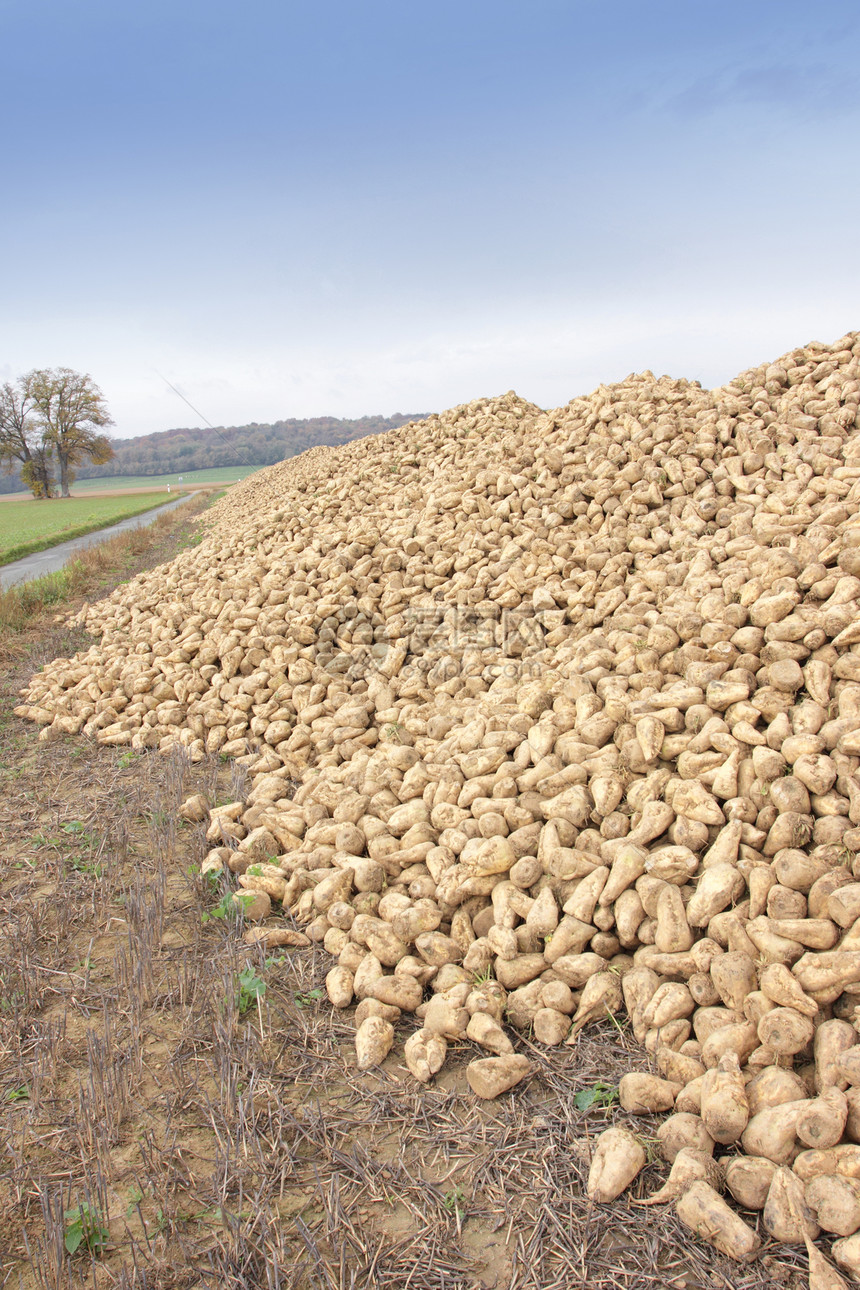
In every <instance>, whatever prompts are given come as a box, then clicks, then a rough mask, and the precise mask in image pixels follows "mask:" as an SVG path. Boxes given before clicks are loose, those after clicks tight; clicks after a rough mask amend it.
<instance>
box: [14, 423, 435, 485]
mask: <svg viewBox="0 0 860 1290" xmlns="http://www.w3.org/2000/svg"><path fill="white" fill-rule="evenodd" d="M426 415H427V414H426V413H424V412H416V413H410V414H408V415H407V414H403V413H400V412H395V413H394V415H393V416H390V417H382V416H368V417H358V418H356V419H355V420H344V419H341V418H339V417H311V418H309V419H307V420H303V421H301V420H297V419H295V418H290V419H288V420H285V421H275V422H273V423H272V424H271V425H262V424H260V423H259V422H256V421H254V422H252V423H251V424H250V425H247V426H226V427H225V426H219V427H218V429H217V430H210V429H208V428H203V429H196V430H189V429H177V430H160V431H158V432H157V433H156V434H146V435H138V436H137V437H136V438H134V439H112V440H111V446H112V447H113V450H114V455H113V457H112V458H111V460H110V462H109V463H107V464H106V465H103V466H93V465H89V464H87V465H83V464H82V465H81V466H80V467H79V468H78V471H77V476H78V479H79V480H82V479H111V478H113V477H114V476H117V475H180V474H183V473H184V472H186V471H191V470H212V469H214V468H215V467H218V466H249V465H252V466H273V465H274V464H275V462H278V461H283V460H284V459H285V458H287V457H295V456H297V454H298V453H300V452H305V451H306V450H307V449H308V448H317V447H319V446H320V445H322V444H326V445H328V446H331V447H336V446H337V445H338V444H343V443H351V442H352V440H353V439H362V438H364V436H365V435H370V434H382V433H383V432H384V431H386V430H395V429H397V427H398V426H402V425H405V424H406V423H407V421H420V420H422V419H423V417H425V416H426ZM24 491H26V486H25V485H24V483H23V481H22V480H21V476H20V474H19V473H18V472H17V471H16V472H15V473H14V474H12V475H10V476H0V493H17V492H24Z"/></svg>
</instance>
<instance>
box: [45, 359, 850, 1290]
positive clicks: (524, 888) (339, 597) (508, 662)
mask: <svg viewBox="0 0 860 1290" xmlns="http://www.w3.org/2000/svg"><path fill="white" fill-rule="evenodd" d="M858 405H860V336H858V334H856V333H854V334H851V335H849V336H846V337H843V338H842V339H841V340H839V341H837V342H836V343H835V344H833V345H822V344H818V343H815V344H810V345H807V346H805V347H803V348H800V349H797V350H794V351H792V353H790V354H788V355H785V356H784V357H783V358H781V359H779V360H777V361H776V362H774V363H771V364H766V365H763V366H761V367H759V368H756V369H752V370H750V371H749V372H745V373H743V374H742V375H741V376H740V377H738V378H737V379H736V380H735V381H733V382H731V383H730V384H729V385H727V386H725V387H723V388H721V389H718V390H714V391H706V390H703V389H702V388H701V387H700V386H699V385H698V384H697V383H695V382H693V383H689V382H685V381H676V380H670V379H668V378H660V379H659V380H656V379H655V378H654V377H653V376H652V375H651V374H650V373H645V374H643V375H639V376H631V377H629V378H628V379H627V380H626V381H624V382H622V383H620V384H618V385H613V386H606V387H600V388H599V389H598V390H597V391H595V392H594V394H592V395H591V396H589V397H588V398H584V399H577V400H574V401H573V402H572V403H571V404H569V405H567V406H566V407H563V408H560V409H556V410H555V411H554V412H551V413H542V412H541V411H540V410H539V409H537V408H535V407H533V406H532V405H529V404H526V403H524V402H523V401H522V400H520V399H518V398H517V396H516V395H514V394H509V395H506V396H504V397H503V398H501V399H496V400H489V401H478V402H475V403H472V404H469V405H465V406H463V407H460V408H456V409H453V410H452V411H451V412H448V413H445V414H443V415H442V416H439V417H432V418H430V419H428V420H427V421H425V422H421V423H418V424H414V425H409V426H406V427H403V428H402V429H400V430H397V431H392V432H390V433H389V434H387V435H385V436H380V437H378V438H375V439H371V440H366V441H361V442H359V443H356V444H353V445H350V446H349V447H347V448H344V449H339V450H326V449H318V450H314V451H312V452H309V453H307V454H305V455H304V456H302V457H300V458H298V459H296V460H294V461H292V462H288V463H284V464H283V465H281V466H278V467H272V468H270V469H268V470H266V471H262V472H260V473H259V474H258V475H256V476H254V477H252V478H251V479H250V480H248V481H247V482H246V483H245V484H244V485H243V486H242V487H240V488H237V489H234V490H233V491H232V492H231V494H230V495H229V496H228V497H227V498H225V499H224V501H223V502H222V503H221V504H220V506H219V507H218V508H217V524H216V526H215V527H214V529H213V530H212V532H211V534H210V535H209V536H208V537H207V538H206V539H205V540H204V541H203V542H202V543H201V545H200V546H199V547H197V548H196V549H195V550H193V551H190V552H186V553H184V554H183V555H181V556H180V557H179V558H178V559H177V560H175V561H174V562H173V563H172V564H171V565H167V566H164V567H163V568H161V569H157V570H154V571H152V572H151V573H148V574H144V575H141V576H140V577H139V578H137V579H136V580H135V582H134V583H132V584H131V585H130V586H129V587H126V588H122V589H119V590H118V591H116V592H115V593H114V594H113V595H112V596H111V597H110V598H109V599H108V600H107V601H104V602H102V603H100V604H97V605H94V606H92V607H90V608H89V609H88V611H86V612H85V613H84V614H83V615H82V616H81V619H80V622H81V623H82V624H84V625H85V626H86V628H87V630H88V631H90V632H94V633H96V634H98V635H99V638H100V639H99V643H98V644H96V645H93V646H92V647H91V648H90V649H88V650H85V651H83V652H81V653H80V654H78V655H76V656H75V657H74V658H72V659H61V660H57V661H56V662H54V663H52V664H50V665H48V666H47V667H46V668H45V669H44V671H43V672H42V673H41V674H39V675H38V676H36V677H34V678H33V680H32V682H31V684H30V686H29V688H28V690H27V693H26V695H25V699H26V702H25V703H24V704H23V705H22V706H21V708H20V709H19V712H20V714H21V715H22V716H26V717H28V718H30V719H32V720H34V721H37V722H39V723H40V724H41V725H42V726H43V729H42V732H41V734H40V739H43V740H44V741H46V742H50V741H52V740H55V739H57V738H58V737H60V736H61V735H63V734H66V733H72V734H76V733H80V732H83V733H84V734H86V735H90V736H94V737H95V738H96V739H97V740H98V741H99V742H100V743H102V744H106V745H108V746H113V747H120V748H125V747H128V748H130V749H132V750H144V749H149V748H157V749H159V750H161V751H164V752H171V751H172V750H175V749H177V748H182V749H184V751H185V754H186V755H187V756H188V757H189V758H190V760H191V761H192V762H202V761H203V759H205V758H206V757H207V756H209V755H212V754H217V753H220V754H223V755H226V756H227V757H231V758H235V759H236V760H237V761H238V762H239V763H240V764H241V765H242V766H244V768H245V769H246V771H247V774H248V777H249V785H248V791H247V792H245V793H243V794H242V795H241V796H237V797H236V799H235V800H233V801H231V802H226V803H222V804H220V805H215V804H214V803H213V802H211V801H208V800H206V799H205V797H203V796H197V797H192V798H191V799H189V800H188V801H187V803H186V806H185V808H184V809H185V813H186V815H187V816H188V817H189V818H198V819H202V820H203V822H204V824H205V826H206V829H207V838H208V840H209V841H210V843H211V844H212V850H211V851H210V853H209V855H208V856H207V858H206V860H205V862H204V870H205V871H206V872H209V873H217V872H221V871H230V872H231V873H232V874H235V875H237V876H238V881H239V885H240V890H239V891H238V892H237V893H236V896H235V900H236V902H237V905H239V906H241V908H242V910H243V912H244V916H245V918H246V919H248V920H249V921H256V922H258V923H259V924H260V926H261V928H262V929H263V930H262V932H256V933H255V930H254V929H252V930H251V932H250V933H249V936H250V938H251V939H254V937H255V934H256V937H257V939H258V941H259V939H260V937H261V936H262V938H263V939H262V941H260V943H261V944H262V943H265V942H266V941H271V943H275V942H276V940H277V939H278V937H279V936H280V937H281V939H283V933H281V932H280V930H279V929H281V928H285V929H286V931H287V932H291V930H292V925H293V924H292V920H295V922H297V923H299V924H301V925H302V926H303V927H304V929H305V933H306V935H307V937H308V938H309V939H310V941H311V942H313V943H320V942H321V943H322V945H323V946H324V948H325V950H326V951H327V952H328V953H329V954H330V955H332V956H336V958H337V964H336V966H334V967H333V968H332V969H331V971H330V972H329V973H328V975H327V978H326V982H327V988H328V993H329V997H330V998H331V1000H332V1002H333V1003H335V1004H336V1005H337V1006H338V1007H348V1006H350V1005H351V1004H352V1002H354V1001H357V1004H358V1006H357V1008H356V1011H355V1022H356V1025H357V1031H356V1036H355V1045H356V1054H357V1062H358V1066H359V1068H364V1069H370V1068H372V1067H374V1066H375V1065H377V1064H378V1063H379V1062H381V1061H383V1060H384V1059H385V1057H386V1055H387V1053H388V1052H389V1051H390V1050H391V1049H392V1045H393V1043H394V1039H395V1029H394V1027H395V1026H396V1025H397V1024H398V1023H400V1022H401V1020H402V1019H403V1018H405V1017H407V1016H408V1017H412V1018H414V1019H415V1021H416V1022H417V1023H419V1026H417V1027H416V1029H415V1032H414V1034H413V1035H411V1036H410V1037H409V1039H408V1040H407V1041H406V1045H405V1048H404V1055H405V1058H406V1061H407V1063H408V1065H409V1068H410V1070H411V1072H412V1074H413V1076H415V1078H416V1079H417V1080H418V1081H420V1082H423V1083H427V1082H429V1081H430V1080H432V1079H434V1078H441V1076H439V1072H440V1071H442V1070H443V1067H444V1062H445V1057H446V1053H447V1050H448V1046H449V1045H451V1044H459V1043H462V1042H463V1041H464V1040H470V1041H473V1042H475V1043H476V1044H478V1045H480V1047H481V1048H482V1049H483V1050H484V1053H485V1054H486V1055H485V1056H484V1057H482V1058H479V1059H476V1060H475V1061H474V1062H472V1063H471V1064H470V1066H469V1067H468V1071H467V1075H468V1079H469V1084H470V1086H471V1089H472V1090H473V1092H474V1093H475V1094H477V1095H478V1097H479V1098H485V1099H486V1098H494V1097H497V1096H499V1095H500V1094H502V1093H504V1092H506V1091H507V1090H509V1089H511V1088H514V1087H516V1086H517V1085H518V1084H520V1082H521V1081H523V1080H525V1079H526V1078H527V1077H528V1076H529V1074H530V1073H531V1072H533V1071H534V1070H535V1068H536V1064H537V1063H538V1060H539V1054H541V1053H543V1052H554V1051H557V1052H558V1053H559V1055H561V1056H563V1057H566V1058H567V1059H568V1060H569V1062H570V1063H571V1064H574V1065H575V1063H576V1062H577V1059H578V1053H579V1051H580V1047H581V1045H582V1043H583V1042H584V1040H583V1038H582V1035H583V1028H584V1027H586V1026H587V1025H588V1024H589V1023H591V1022H594V1021H596V1020H599V1019H602V1018H606V1016H607V1014H609V1015H610V1016H614V1015H615V1014H618V1013H620V1012H622V1010H624V1009H626V1012H627V1014H628V1016H629V1018H630V1021H631V1023H632V1027H633V1031H634V1034H635V1036H636V1038H637V1039H638V1040H639V1041H640V1042H641V1043H642V1044H643V1045H644V1048H645V1050H646V1053H648V1054H650V1055H651V1056H652V1057H653V1059H654V1062H655V1064H656V1068H657V1071H658V1072H659V1075H658V1076H657V1077H655V1076H654V1073H653V1072H645V1071H644V1070H643V1071H641V1072H640V1074H639V1078H638V1079H633V1080H630V1079H627V1080H626V1081H625V1082H624V1085H623V1087H622V1106H623V1107H624V1108H625V1110H626V1111H628V1112H629V1113H630V1115H633V1116H636V1115H647V1114H650V1113H660V1112H665V1111H667V1110H673V1111H674V1114H672V1115H670V1116H669V1118H668V1119H666V1120H665V1121H664V1122H663V1124H662V1126H661V1127H660V1129H659V1132H658V1135H657V1136H658V1140H659V1144H660V1149H661V1151H662V1153H663V1155H664V1157H665V1158H666V1159H667V1160H668V1161H672V1160H674V1158H675V1157H676V1155H677V1154H678V1153H680V1152H681V1151H683V1150H688V1151H689V1152H691V1154H690V1155H689V1156H688V1157H685V1160H687V1161H688V1163H689V1164H690V1168H691V1169H692V1168H694V1167H695V1161H696V1159H697V1155H696V1153H698V1154H699V1156H701V1153H704V1154H705V1156H706V1157H710V1156H711V1155H713V1154H716V1155H717V1156H718V1157H719V1158H720V1163H719V1167H718V1168H716V1169H715V1168H714V1167H713V1165H709V1164H708V1163H707V1160H701V1161H700V1168H701V1174H700V1177H699V1178H698V1179H697V1180H694V1181H691V1182H689V1185H688V1186H687V1187H686V1190H685V1191H684V1193H683V1195H682V1196H681V1197H680V1198H679V1200H678V1201H677V1202H676V1203H677V1212H678V1215H679V1218H680V1219H681V1221H682V1222H684V1223H686V1224H687V1225H688V1226H689V1227H690V1228H692V1229H693V1230H694V1231H696V1232H697V1233H698V1234H699V1235H701V1236H703V1237H704V1238H706V1239H708V1240H711V1241H712V1242H713V1243H714V1244H715V1245H717V1247H718V1248H719V1249H721V1250H723V1251H724V1252H725V1253H727V1254H729V1255H731V1256H733V1257H737V1258H743V1259H746V1258H750V1257H753V1256H755V1254H756V1251H757V1249H758V1247H759V1245H760V1242H761V1236H760V1232H759V1230H758V1229H759V1228H761V1229H763V1231H764V1233H765V1234H766V1235H769V1236H771V1237H773V1238H774V1239H776V1240H778V1241H788V1242H791V1243H797V1244H803V1242H804V1241H805V1240H807V1239H811V1240H815V1239H816V1238H817V1237H818V1235H819V1232H820V1231H821V1230H823V1231H824V1232H829V1233H831V1234H834V1235H838V1236H839V1238H840V1239H839V1241H838V1242H837V1243H836V1245H835V1246H834V1254H835V1256H836V1258H837V1260H838V1262H839V1263H840V1264H841V1265H842V1267H843V1268H844V1269H845V1270H846V1271H847V1272H848V1273H849V1274H852V1275H853V1274H857V1273H860V1235H857V1236H855V1235H854V1234H853V1233H854V1231H855V1230H856V1228H857V1227H858V1225H860V1207H858V1206H857V1205H856V1204H855V1205H854V1208H853V1209H852V1204H851V1202H852V1197H853V1196H854V1193H855V1187H856V1186H858V1185H860V1184H858V1182H857V1180H858V1178H860V1145H858V1142H860V1127H858V1126H860V1119H858V1116H860V1102H858V1101H857V1098H858V1097H860V1093H858V1092H856V1090H858V1089H860V1045H858V1044H857V1042H856V1041H857V1039H858V1034H857V1030H856V1028H855V1024H854V1023H855V1020H856V1015H857V1014H856V1005H857V996H858V994H860V922H858V919H860V882H858V881H857V879H858V878H860V869H858V870H857V872H856V873H855V868H856V867H857V861H856V856H857V853H858V851H860V774H858V768H860V684H858V683H860V522H858V519H857V499H858V497H860V433H858V430H860V422H858ZM281 909H283V910H284V912H286V913H288V914H289V915H290V916H291V921H290V922H289V923H288V924H284V923H283V922H282V921H280V919H279V913H280V910H281ZM288 939H289V940H292V941H295V940H296V939H298V938H296V937H295V936H294V935H291V936H289V937H288ZM508 1025H510V1026H512V1027H513V1031H511V1030H509V1029H507V1026H508ZM517 1032H519V1033H523V1032H530V1033H531V1036H532V1038H531V1040H530V1041H529V1044H528V1045H524V1044H523V1043H522V1041H520V1040H517V1038H516V1035H517ZM565 1044H567V1045H570V1047H571V1052H570V1053H567V1052H566V1050H565V1049H564V1048H563V1047H562V1046H563V1045H565ZM633 1060H634V1061H636V1060H638V1063H639V1064H640V1065H641V1066H642V1067H644V1066H645V1065H646V1058H645V1056H644V1055H643V1056H642V1057H641V1058H639V1059H633ZM611 1135H612V1136H610V1137H607V1138H606V1139H604V1141H603V1142H602V1143H601V1144H599V1145H598V1148H597V1150H596V1152H595V1158H594V1161H593V1162H592V1170H591V1177H590V1179H589V1184H588V1190H589V1191H590V1192H591V1194H592V1196H593V1199H594V1200H595V1201H601V1202H603V1201H607V1200H609V1199H611V1197H612V1196H613V1195H617V1194H618V1192H619V1191H620V1190H622V1189H623V1188H624V1187H625V1186H627V1185H629V1183H630V1182H631V1180H632V1179H633V1178H634V1177H635V1176H636V1174H637V1172H638V1170H639V1168H641V1165H642V1164H643V1163H644V1160H645V1159H646V1158H647V1153H645V1152H643V1151H642V1150H641V1147H640V1145H639V1144H638V1143H637V1142H636V1140H635V1133H634V1135H633V1137H631V1136H629V1134H628V1135H626V1136H625V1134H623V1133H621V1132H620V1131H615V1130H612V1131H611ZM741 1147H742V1148H743V1150H744V1151H745V1153H746V1156H747V1158H748V1159H749V1160H751V1161H755V1162H757V1163H756V1164H751V1165H749V1166H744V1169H745V1172H743V1171H741V1170H739V1169H738V1168H735V1167H734V1166H733V1164H732V1162H731V1161H730V1160H729V1159H728V1158H729V1157H733V1156H734V1155H735V1153H736V1152H737V1151H738V1149H739V1148H741ZM756 1171H757V1172H756ZM828 1179H830V1182H828V1181H827V1180H828ZM724 1180H725V1185H726V1187H727V1189H728V1195H729V1197H730V1199H731V1198H734V1200H735V1201H736V1202H738V1203H739V1204H740V1205H742V1206H744V1207H745V1208H746V1210H747V1215H746V1218H742V1217H741V1216H740V1215H739V1213H738V1211H737V1209H736V1208H733V1207H732V1205H731V1204H727V1203H726V1202H725V1201H724V1200H723V1199H722V1198H721V1196H720V1191H719V1188H720V1187H721V1186H722V1184H723V1181H724ZM715 1184H716V1186H715ZM750 1210H753V1211H755V1210H759V1211H760V1212H761V1218H760V1220H759V1219H754V1220H753V1221H752V1223H751V1222H750V1221H747V1220H748V1219H749V1218H750V1214H749V1211H750ZM855 1210H856V1214H857V1223H854V1222H853V1215H854V1212H855ZM649 1212H653V1210H651V1211H649V1210H648V1209H645V1210H643V1211H642V1213H643V1214H648V1213H649ZM643 1221H645V1220H644V1219H643ZM754 1227H755V1229H756V1230H754ZM816 1275H818V1274H817V1273H816ZM821 1275H830V1274H829V1273H821ZM834 1275H835V1274H834Z"/></svg>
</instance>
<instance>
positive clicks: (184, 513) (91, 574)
mask: <svg viewBox="0 0 860 1290" xmlns="http://www.w3.org/2000/svg"><path fill="white" fill-rule="evenodd" d="M220 495H221V494H220V493H218V494H214V493H211V492H210V493H202V494H200V493H199V494H196V495H195V496H194V497H192V498H189V500H188V501H187V502H185V503H184V505H182V506H177V507H176V508H175V509H174V510H172V511H166V512H165V513H164V514H163V515H159V516H158V517H157V518H156V519H155V520H154V521H153V522H152V524H149V525H146V526H145V527H141V528H136V529H130V530H129V531H128V532H127V533H118V534H117V535H116V536H115V537H112V538H107V539H106V540H105V541H104V542H99V543H96V544H95V545H93V546H91V547H87V549H86V550H84V551H80V552H79V553H78V554H77V555H75V556H73V557H72V559H71V560H69V561H68V563H67V564H65V565H64V566H63V568H62V569H60V570H59V571H58V572H56V573H46V574H45V575H44V576H43V577H41V578H34V579H33V580H32V581H31V582H23V583H21V584H20V585H18V586H14V587H9V588H8V590H6V591H0V633H4V634H6V635H7V636H8V635H15V634H19V633H22V632H25V631H27V630H29V629H31V628H33V627H34V626H38V619H39V618H40V617H41V616H43V615H44V614H45V613H46V612H47V611H48V610H50V609H56V608H57V606H58V605H62V604H64V603H66V602H69V601H73V600H74V599H75V598H76V597H83V596H91V595H92V593H93V592H94V591H95V592H98V593H99V594H101V595H104V594H107V592H108V591H109V590H110V587H111V585H115V584H116V583H118V582H121V581H124V580H125V579H126V578H127V577H129V576H130V575H131V574H133V573H135V572H136V571H137V570H136V569H135V568H134V565H135V563H136V562H139V561H140V559H141V558H142V557H144V556H146V555H148V554H149V555H151V553H152V552H153V551H155V550H156V549H157V548H158V547H160V546H167V547H171V546H172V547H175V549H176V550H179V549H180V548H181V546H182V545H188V544H189V543H190V542H193V541H195V540H197V538H198V530H197V529H196V528H193V527H192V526H191V522H192V521H193V520H194V519H195V517H196V516H198V515H199V514H200V513H201V512H202V511H203V510H205V509H206V507H207V506H209V505H210V503H211V502H212V500H213V499H214V497H216V496H220ZM183 531H184V532H183ZM171 539H176V541H173V542H171ZM174 553H175V551H174V550H173V549H169V550H166V551H165V553H164V555H163V558H164V559H169V558H170V556H171V555H173V554H174ZM147 563H149V561H147Z"/></svg>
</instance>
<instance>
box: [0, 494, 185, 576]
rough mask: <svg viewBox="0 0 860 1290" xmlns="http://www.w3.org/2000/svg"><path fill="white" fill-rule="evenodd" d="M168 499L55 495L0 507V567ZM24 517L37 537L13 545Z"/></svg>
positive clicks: (149, 509)
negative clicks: (45, 500)
mask: <svg viewBox="0 0 860 1290" xmlns="http://www.w3.org/2000/svg"><path fill="white" fill-rule="evenodd" d="M170 500H171V498H169V497H167V496H166V495H165V494H164V493H155V492H153V493H144V494H138V496H136V497H97V498H93V497H73V498H71V499H70V500H69V501H63V500H62V499H59V498H57V499H55V500H54V501H50V502H44V501H43V502H30V503H24V504H23V506H21V508H20V509H17V508H16V509H15V510H12V509H11V508H9V509H4V508H0V566H2V565H4V564H11V563H12V561H13V560H20V559H22V558H23V556H25V555H33V554H34V553H35V552H36V551H46V550H47V549H48V547H52V546H56V545H57V544H58V543H60V542H69V541H71V540H72V539H73V538H78V537H86V535H87V534H88V533H97V532H98V530H99V529H105V528H109V527H110V525H111V524H118V523H119V522H120V520H127V519H132V518H133V517H134V516H135V515H143V514H145V513H146V511H152V510H155V508H156V507H158V506H164V505H166V503H168V502H169V501H170ZM24 520H26V521H28V524H27V527H28V528H29V529H30V531H31V532H34V533H36V534H37V536H33V537H27V538H25V539H24V540H23V541H20V542H14V544H12V543H13V540H14V538H15V537H16V536H17V535H18V533H19V532H20V529H21V524H22V521H24ZM58 521H59V524H60V526H59V527H58Z"/></svg>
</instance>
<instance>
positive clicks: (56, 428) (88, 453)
mask: <svg viewBox="0 0 860 1290" xmlns="http://www.w3.org/2000/svg"><path fill="white" fill-rule="evenodd" d="M22 379H23V381H24V382H26V383H27V388H28V389H29V391H30V397H31V399H32V405H33V408H34V411H35V416H36V418H37V420H38V422H39V424H40V427H41V430H42V434H43V436H44V439H45V441H46V442H48V443H50V444H51V445H52V446H53V449H54V451H55V452H56V454H57V462H58V464H59V468H60V491H61V493H62V495H63V497H68V496H69V487H70V485H71V484H72V483H73V482H74V479H75V467H76V466H78V465H80V463H81V462H82V461H86V460H87V459H89V460H90V461H92V462H95V464H96V465H102V464H103V463H104V462H106V461H110V459H111V457H112V456H113V448H112V447H111V444H110V440H109V439H108V437H107V435H104V434H100V433H99V431H100V430H102V429H103V428H104V427H105V426H110V425H113V421H112V419H111V416H110V414H109V412H108V410H107V404H106V402H105V398H104V395H103V394H102V392H101V390H100V389H99V387H98V386H97V385H96V383H95V381H93V379H92V377H90V376H87V375H86V374H85V373H83V372H73V371H72V370H71V368H68V367H54V368H42V369H38V370H36V371H33V372H29V373H28V374H27V376H25V377H23V378H22Z"/></svg>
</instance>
